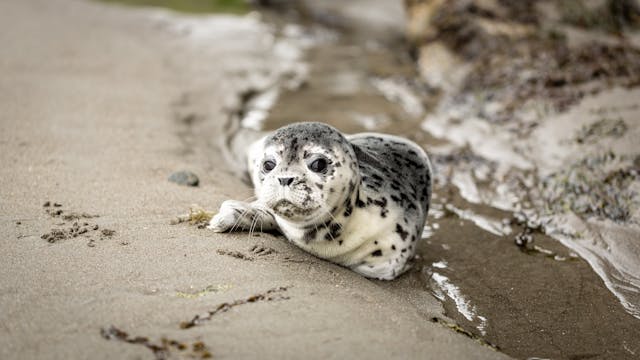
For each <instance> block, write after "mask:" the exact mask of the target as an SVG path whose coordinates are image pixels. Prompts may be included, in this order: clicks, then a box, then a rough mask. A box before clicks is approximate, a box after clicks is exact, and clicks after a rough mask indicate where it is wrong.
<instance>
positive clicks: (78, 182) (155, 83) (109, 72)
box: [0, 0, 505, 359]
mask: <svg viewBox="0 0 640 360" xmlns="http://www.w3.org/2000/svg"><path fill="white" fill-rule="evenodd" d="M211 21H212V23H213V24H217V25H218V26H217V27H215V26H214V27H212V29H214V30H213V31H214V32H215V31H219V32H220V33H219V37H218V38H217V40H216V41H210V42H208V43H207V44H206V46H202V43H198V42H194V41H192V40H193V37H194V36H197V34H183V33H181V32H180V31H179V30H180V29H179V28H178V29H176V28H175V27H172V26H171V24H172V23H171V22H168V21H167V18H166V15H165V13H162V12H149V11H146V10H139V11H138V10H135V11H134V10H132V9H128V8H127V9H123V8H119V7H111V6H107V5H103V4H99V3H91V2H84V1H73V0H60V1H55V2H52V1H46V0H31V1H21V0H6V1H2V2H0V44H1V46H0V73H1V74H2V76H1V77H0V114H1V115H0V149H1V151H0V163H1V164H2V166H1V167H0V235H1V236H0V241H1V243H0V244H1V245H0V246H1V247H2V254H3V256H2V258H3V260H2V261H1V262H0V274H2V275H0V309H2V311H0V358H2V359H34V358H47V359H49V358H51V359H69V358H77V359H85V358H92V359H99V358H104V359H107V358H108V359H111V358H124V359H127V358H154V356H155V357H162V356H164V355H166V353H163V352H162V351H160V350H157V349H156V351H155V352H153V351H151V350H150V349H149V347H147V346H145V345H144V344H147V345H149V344H150V343H155V344H161V338H162V337H166V338H168V339H174V340H175V341H176V343H175V344H174V345H170V344H169V345H166V346H165V347H164V348H166V349H169V351H170V356H172V357H179V356H186V355H188V354H191V355H194V356H196V357H206V356H207V355H208V354H211V355H213V357H215V358H255V357H258V356H259V357H261V358H299V357H302V356H304V357H307V358H345V357H348V358H389V357H394V358H438V359H460V358H472V357H473V358H487V359H488V358H502V357H505V356H504V355H502V354H500V353H498V352H495V351H493V350H492V349H490V348H489V347H486V346H483V345H481V344H479V343H477V342H475V341H473V340H472V339H469V338H467V337H465V336H463V335H460V334H458V333H455V332H454V331H451V330H450V329H448V328H446V327H444V326H442V325H440V324H436V323H434V322H432V321H431V319H432V318H433V317H440V318H442V319H446V318H444V317H443V316H442V315H441V313H442V309H441V306H440V304H439V302H437V301H436V299H435V298H433V297H432V296H431V295H430V294H429V293H427V291H426V290H421V289H422V288H423V287H420V286H415V284H412V282H415V281H418V280H417V279H416V278H415V277H412V276H407V277H403V278H402V279H400V280H398V281H395V282H378V281H371V280H367V279H365V278H362V277H361V276H359V275H357V274H354V273H352V272H350V271H348V270H346V269H344V268H341V267H338V266H335V265H332V264H329V263H327V262H325V261H322V260H319V259H316V258H314V257H312V256H310V255H308V254H306V253H304V252H302V251H300V250H298V249H296V248H295V247H293V246H291V245H290V244H287V243H286V242H284V241H283V240H282V239H279V238H276V237H273V236H270V235H264V234H257V235H255V236H249V235H248V234H234V235H218V234H213V233H212V232H210V231H206V230H203V229H198V228H197V227H194V226H189V225H187V224H179V225H170V224H169V223H170V220H171V219H172V218H174V217H175V216H177V215H179V214H181V213H183V212H186V211H187V209H188V208H189V206H190V204H193V203H198V204H200V205H202V206H204V207H206V208H209V209H215V208H217V206H218V205H219V204H220V203H221V202H222V201H223V200H224V199H227V198H236V199H244V198H247V197H249V196H250V195H251V191H250V189H249V188H248V187H246V186H245V185H243V184H241V183H239V181H238V180H237V179H236V178H235V177H234V176H233V174H232V173H231V172H230V171H228V170H227V169H226V168H225V165H224V161H223V159H222V155H221V154H220V153H219V152H216V151H206V152H204V151H199V149H207V148H211V147H203V146H194V144H195V143H197V142H207V141H208V140H207V137H203V136H194V134H211V139H213V138H214V134H217V133H219V132H221V131H222V130H223V129H222V128H223V125H224V122H225V119H226V113H225V110H224V107H225V100H224V99H226V98H227V97H228V96H229V94H233V93H234V91H238V89H241V88H242V86H243V79H242V74H243V72H246V71H247V69H253V68H256V67H258V68H259V67H260V66H264V67H269V65H270V64H269V56H268V55H269V54H266V53H263V52H264V51H265V47H264V45H263V43H262V42H261V39H262V38H261V34H262V30H263V29H262V27H261V26H262V25H260V24H259V23H258V22H257V21H256V20H254V19H253V18H250V17H249V18H242V19H239V18H235V17H229V16H220V17H214V18H213V20H211ZM192 35H193V36H192ZM265 59H266V60H265ZM190 115H193V116H190ZM213 148H215V144H213ZM194 149H196V150H194ZM183 169H188V170H191V171H194V172H195V173H196V174H198V175H199V176H200V186H199V187H194V188H192V187H183V186H179V185H176V184H174V183H172V182H169V181H167V177H168V176H169V175H170V174H171V173H172V172H174V171H178V170H183ZM47 201H49V202H50V206H49V207H43V204H45V202H47ZM54 203H58V204H60V205H61V206H60V207H54V206H53V204H54ZM47 210H49V212H48V213H47ZM57 210H61V211H62V213H61V214H60V215H64V214H69V213H77V214H88V215H97V217H80V218H79V219H73V218H71V219H68V220H67V219H65V218H64V217H61V216H52V215H51V213H52V212H54V213H55V212H57ZM76 222H78V225H74V223H76ZM85 223H86V224H87V225H84V224H85ZM96 225H97V226H98V228H97V229H96V230H93V229H94V227H95V226H96ZM74 227H76V228H87V229H88V230H87V231H86V232H84V233H81V234H76V236H75V237H73V234H71V235H70V236H67V238H66V239H61V240H59V241H55V242H53V243H50V242H48V241H47V240H45V239H42V238H41V235H43V234H46V233H50V232H51V231H52V230H53V229H62V230H61V231H67V233H66V234H67V235H69V234H70V231H69V229H72V228H74ZM103 229H107V230H112V231H114V232H113V233H111V232H107V233H108V234H109V235H106V234H105V233H104V232H103V231H102V230H103ZM75 232H76V233H78V232H80V231H79V230H76V231H75ZM256 246H258V247H257V248H256ZM236 252H237V253H242V254H244V255H245V256H246V257H247V258H251V259H252V260H247V259H246V258H244V259H243V258H239V257H237V256H233V254H235V253H236ZM230 254H231V256H230ZM270 289H276V290H274V291H273V292H271V293H267V292H268V291H269V290H270ZM283 289H284V290H283ZM410 289H414V290H410ZM255 295H258V296H257V297H252V296H255ZM234 302H235V303H234ZM223 303H227V304H236V305H227V306H223V307H222V308H220V309H223V308H224V309H223V310H228V311H218V312H216V313H215V314H213V315H206V314H207V312H208V311H212V312H213V311H215V310H216V309H218V308H219V305H220V304H223ZM198 314H200V315H201V316H204V317H205V318H206V317H207V316H210V319H209V320H208V321H203V322H202V323H201V324H199V325H197V326H195V327H192V328H189V329H181V328H180V324H181V323H182V322H185V321H190V320H192V319H193V318H194V316H196V315H198ZM111 326H115V327H116V328H118V329H120V330H122V331H126V332H127V333H128V334H129V335H131V336H132V337H135V336H144V337H148V340H146V341H143V340H142V339H139V342H140V343H141V344H128V343H125V342H122V341H117V340H116V339H115V338H117V337H118V336H117V335H118V333H117V331H115V330H113V329H112V330H109V329H110V327H111ZM101 330H103V334H104V335H105V336H103V335H101ZM120 335H122V336H120V337H121V338H128V339H130V340H131V337H125V336H124V335H123V334H120ZM105 337H111V338H112V340H107V339H106V338H105ZM200 342H201V343H200ZM178 343H180V344H185V345H188V346H189V347H190V348H189V350H179V349H178V347H179V345H177V344H178ZM167 344H168V343H167ZM149 346H150V345H149ZM194 346H195V348H194Z"/></svg>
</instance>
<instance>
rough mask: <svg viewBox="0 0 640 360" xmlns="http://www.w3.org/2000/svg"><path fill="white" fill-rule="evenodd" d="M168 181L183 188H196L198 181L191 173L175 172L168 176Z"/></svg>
mask: <svg viewBox="0 0 640 360" xmlns="http://www.w3.org/2000/svg"><path fill="white" fill-rule="evenodd" d="M169 181H171V182H174V183H176V184H178V185H184V186H198V184H199V183H200V179H198V176H197V175H196V174H194V173H192V172H191V171H177V172H174V173H173V174H171V175H169Z"/></svg>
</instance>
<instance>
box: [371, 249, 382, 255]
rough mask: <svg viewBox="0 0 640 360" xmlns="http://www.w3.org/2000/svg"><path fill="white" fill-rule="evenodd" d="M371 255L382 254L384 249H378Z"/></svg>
mask: <svg viewBox="0 0 640 360" xmlns="http://www.w3.org/2000/svg"><path fill="white" fill-rule="evenodd" d="M371 256H382V250H380V249H378V250H376V251H374V252H372V253H371Z"/></svg>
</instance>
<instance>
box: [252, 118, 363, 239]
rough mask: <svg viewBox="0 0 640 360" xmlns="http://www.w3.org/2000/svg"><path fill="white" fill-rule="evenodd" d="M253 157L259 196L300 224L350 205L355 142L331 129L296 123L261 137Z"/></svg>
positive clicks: (323, 219)
mask: <svg viewBox="0 0 640 360" xmlns="http://www.w3.org/2000/svg"><path fill="white" fill-rule="evenodd" d="M263 144H264V147H263V153H262V158H260V157H258V158H256V159H255V161H254V163H253V164H252V166H255V167H256V168H255V172H254V173H255V174H257V180H258V181H256V183H255V184H254V185H255V187H256V195H257V197H258V201H259V202H261V203H263V204H264V205H266V206H267V207H268V208H269V209H271V210H272V211H273V213H274V214H275V215H277V216H280V217H281V218H283V219H285V220H287V221H288V222H290V223H293V224H295V225H297V226H300V227H305V226H309V225H313V224H317V223H324V222H326V221H327V219H329V218H330V217H331V213H332V212H335V211H336V210H338V209H341V208H343V207H345V206H350V202H351V199H352V196H351V195H352V193H353V192H354V190H355V189H356V184H358V183H359V178H358V176H359V175H358V163H357V159H356V155H355V153H354V150H353V147H352V146H351V144H350V143H349V141H348V140H347V139H345V137H344V136H343V135H342V134H341V133H340V132H339V131H338V130H336V129H335V128H333V127H331V126H328V125H325V124H321V123H296V124H291V125H289V126H286V127H283V128H280V129H279V130H277V131H276V132H275V133H273V134H272V135H271V136H269V137H267V138H266V139H265V140H264V143H263Z"/></svg>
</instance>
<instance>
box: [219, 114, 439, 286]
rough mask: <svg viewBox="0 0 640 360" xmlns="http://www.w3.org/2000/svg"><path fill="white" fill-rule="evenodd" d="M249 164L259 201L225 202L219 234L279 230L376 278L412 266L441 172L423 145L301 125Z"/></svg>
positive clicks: (258, 146) (267, 142) (261, 144)
mask: <svg viewBox="0 0 640 360" xmlns="http://www.w3.org/2000/svg"><path fill="white" fill-rule="evenodd" d="M247 165H248V170H249V174H250V176H251V180H252V182H253V184H254V187H255V195H256V197H257V200H255V201H253V202H251V203H247V202H242V201H236V200H227V201H224V202H223V203H222V205H221V207H220V211H219V213H218V214H216V215H215V216H214V217H213V218H212V219H211V222H210V223H209V228H210V229H213V230H214V231H216V232H225V231H243V230H244V231H246V230H249V231H253V230H255V229H260V230H261V231H274V230H278V231H280V232H282V234H284V236H285V237H286V238H287V239H288V240H289V241H291V242H292V243H294V244H296V245H297V246H299V247H300V248H302V249H303V250H305V251H307V252H309V253H311V254H313V255H315V256H317V257H320V258H322V259H326V260H329V261H332V262H334V263H337V264H340V265H343V266H345V267H348V268H350V269H352V270H353V271H355V272H357V273H359V274H362V275H364V276H366V277H370V278H377V279H385V280H391V279H394V278H395V277H397V276H398V275H400V274H402V273H403V272H405V271H406V270H407V269H408V268H409V267H410V263H409V259H411V258H412V257H413V254H414V252H415V250H416V241H417V240H418V239H419V238H420V235H421V234H422V229H423V226H424V222H425V218H426V215H427V211H428V209H429V201H430V199H431V174H432V170H431V165H430V162H429V158H428V157H427V154H426V153H425V152H424V150H423V149H422V148H421V147H419V146H418V145H417V144H415V143H413V142H411V141H409V140H406V139H403V138H401V137H396V136H391V135H385V134H377V133H361V134H355V135H350V136H345V135H343V134H342V133H340V132H339V131H338V130H337V129H335V128H333V127H331V126H329V125H325V124H322V123H295V124H291V125H288V126H285V127H282V128H280V129H278V130H276V131H275V132H273V133H272V134H270V135H267V136H265V137H263V138H262V139H260V140H258V141H256V142H255V143H253V144H252V145H251V146H250V148H249V150H248V153H247Z"/></svg>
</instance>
